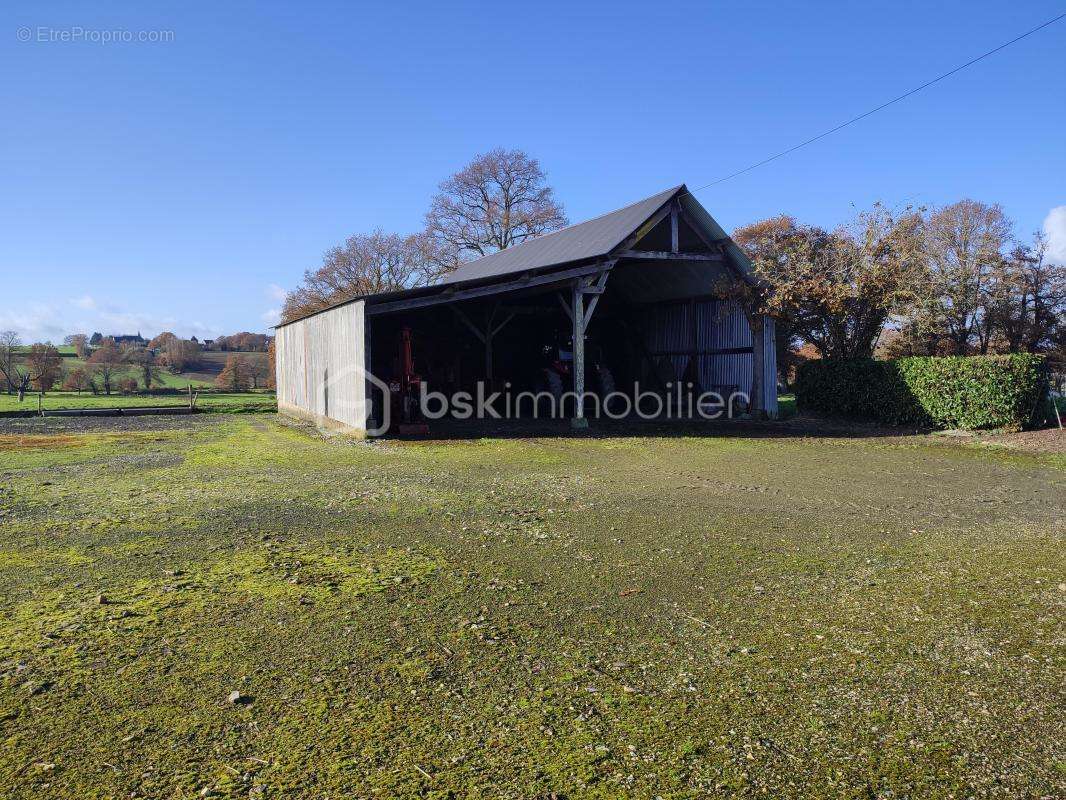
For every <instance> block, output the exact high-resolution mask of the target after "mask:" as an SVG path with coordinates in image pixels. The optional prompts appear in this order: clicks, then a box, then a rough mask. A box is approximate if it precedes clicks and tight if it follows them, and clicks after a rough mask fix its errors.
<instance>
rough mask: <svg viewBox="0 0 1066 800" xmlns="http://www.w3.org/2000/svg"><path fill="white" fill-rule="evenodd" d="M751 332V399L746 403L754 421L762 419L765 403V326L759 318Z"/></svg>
mask: <svg viewBox="0 0 1066 800" xmlns="http://www.w3.org/2000/svg"><path fill="white" fill-rule="evenodd" d="M752 328H753V330H752V332H751V347H752V350H751V398H750V402H749V403H748V413H750V414H751V415H752V416H753V417H755V418H756V419H761V418H762V417H763V412H764V410H765V403H763V395H764V393H765V392H766V389H765V387H764V386H763V358H764V356H765V354H766V346H765V339H764V336H765V331H766V326H765V324H764V321H763V319H762V318H761V317H756V318H755V320H754V324H753V325H752Z"/></svg>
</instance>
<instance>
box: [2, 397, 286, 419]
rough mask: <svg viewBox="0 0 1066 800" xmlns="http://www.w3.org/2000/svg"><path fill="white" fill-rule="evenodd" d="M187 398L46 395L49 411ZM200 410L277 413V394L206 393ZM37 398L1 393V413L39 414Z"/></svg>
mask: <svg viewBox="0 0 1066 800" xmlns="http://www.w3.org/2000/svg"><path fill="white" fill-rule="evenodd" d="M188 403H189V400H188V397H186V396H183V395H150V394H149V395H144V394H138V395H121V394H112V395H93V394H90V393H88V392H82V393H81V394H78V393H77V392H49V393H48V394H46V395H45V396H44V402H43V407H44V408H45V409H48V410H56V409H64V408H140V407H144V406H183V405H188ZM196 407H197V408H205V409H212V410H217V411H260V410H261V411H273V410H274V409H276V408H277V401H276V400H275V399H274V394H273V393H266V392H247V393H237V394H228V393H221V392H219V393H211V394H202V395H200V396H199V397H198V398H197V400H196ZM36 410H37V395H36V394H33V395H26V399H25V400H23V401H22V403H19V402H18V397H17V396H16V395H9V394H0V414H3V413H5V412H13V411H36Z"/></svg>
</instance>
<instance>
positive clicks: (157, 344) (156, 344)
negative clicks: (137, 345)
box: [148, 331, 178, 350]
mask: <svg viewBox="0 0 1066 800" xmlns="http://www.w3.org/2000/svg"><path fill="white" fill-rule="evenodd" d="M177 338H178V337H177V336H175V335H174V334H173V333H171V332H170V331H163V332H162V333H161V334H159V335H158V336H156V337H154V338H153V339H152V340H151V341H150V342H148V346H149V347H150V348H152V349H153V350H163V349H165V348H166V346H167V344H169V343H170V342H172V341H174V340H176V339H177Z"/></svg>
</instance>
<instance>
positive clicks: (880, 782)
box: [0, 415, 1066, 800]
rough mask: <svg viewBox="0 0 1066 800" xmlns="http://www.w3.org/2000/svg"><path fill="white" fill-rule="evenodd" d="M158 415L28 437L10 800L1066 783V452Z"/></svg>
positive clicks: (4, 735)
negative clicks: (298, 424)
mask: <svg viewBox="0 0 1066 800" xmlns="http://www.w3.org/2000/svg"><path fill="white" fill-rule="evenodd" d="M160 420H162V418H159V420H156V421H152V420H151V419H150V418H138V420H137V421H134V419H133V418H131V419H129V420H117V421H116V420H94V421H92V423H91V424H90V423H87V422H85V421H79V422H78V423H76V424H75V423H73V422H70V421H64V420H54V419H44V420H8V421H5V422H2V423H0V440H3V441H6V442H9V443H11V442H14V441H15V440H16V439H17V441H18V444H17V446H12V447H4V446H3V445H2V444H0V590H2V591H0V787H2V788H0V796H3V797H4V798H78V800H87V799H88V798H120V797H121V798H128V797H157V798H193V797H199V796H201V795H206V796H217V797H252V798H255V797H262V798H275V797H285V798H289V797H308V798H311V797H313V798H349V797H452V798H480V797H515V798H537V797H545V798H546V797H551V796H553V793H554V795H555V796H559V797H562V796H565V797H569V798H583V797H655V796H660V797H663V798H681V797H707V796H767V797H792V796H804V797H805V796H824V797H840V796H844V797H864V798H865V797H882V796H883V797H888V796H896V797H902V796H911V797H918V796H921V797H945V798H946V797H970V796H993V797H997V796H1017V797H1032V796H1040V795H1045V796H1055V795H1059V796H1061V795H1062V793H1063V792H1064V791H1066V782H1064V778H1066V754H1064V752H1063V745H1062V735H1061V734H1062V716H1061V714H1062V707H1063V706H1062V703H1063V699H1064V696H1063V677H1064V674H1063V652H1062V642H1063V633H1064V630H1063V606H1064V605H1066V587H1064V585H1063V581H1064V580H1066V575H1064V572H1066V570H1064V567H1066V564H1064V556H1063V547H1062V544H1063V543H1062V533H1063V528H1062V519H1063V510H1064V509H1063V501H1064V493H1063V491H1062V490H1063V488H1064V481H1063V461H1062V459H1061V457H1039V456H1031V455H1026V454H1020V453H1010V452H1007V451H1004V450H1000V449H990V448H979V447H965V446H957V445H954V444H951V443H945V442H944V441H942V440H933V439H931V438H925V437H912V438H853V439H842V438H838V439H817V438H774V437H763V438H740V437H709V438H700V437H680V436H679V437H660V438H599V439H591V438H575V439H570V438H559V439H533V440H522V439H513V440H501V439H487V440H472V441H453V442H419V443H377V444H365V443H351V442H346V441H344V440H341V439H323V438H321V437H318V436H317V435H314V434H312V433H310V432H308V431H306V430H304V429H300V428H295V427H290V426H287V425H283V424H281V423H279V422H278V421H276V420H274V418H270V417H263V416H258V415H257V416H254V417H212V416H210V415H203V416H199V417H183V418H170V419H167V420H165V421H160ZM232 692H239V693H240V698H239V701H238V702H229V701H228V699H227V698H228V697H229V696H230V694H231V693H232Z"/></svg>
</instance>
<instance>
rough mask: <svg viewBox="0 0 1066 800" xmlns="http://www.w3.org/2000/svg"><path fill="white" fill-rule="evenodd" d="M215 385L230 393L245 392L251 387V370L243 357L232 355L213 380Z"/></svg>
mask: <svg viewBox="0 0 1066 800" xmlns="http://www.w3.org/2000/svg"><path fill="white" fill-rule="evenodd" d="M215 385H216V386H218V387H219V388H220V389H228V390H229V391H231V392H246V391H248V389H250V388H251V386H252V376H251V370H250V368H249V366H248V362H247V360H246V359H245V357H244V356H242V355H240V354H236V353H235V354H233V355H231V356H229V358H227V359H226V366H225V367H223V368H222V372H220V373H219V374H218V378H216V379H215Z"/></svg>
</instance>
